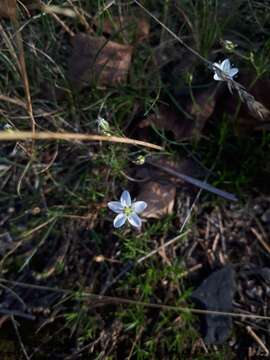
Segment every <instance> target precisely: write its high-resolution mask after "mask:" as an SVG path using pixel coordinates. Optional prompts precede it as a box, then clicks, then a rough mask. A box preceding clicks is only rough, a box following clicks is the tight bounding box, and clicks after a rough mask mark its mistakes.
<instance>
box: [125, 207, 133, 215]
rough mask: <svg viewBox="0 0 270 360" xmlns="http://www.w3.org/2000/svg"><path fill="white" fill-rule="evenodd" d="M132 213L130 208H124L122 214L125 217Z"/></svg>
mask: <svg viewBox="0 0 270 360" xmlns="http://www.w3.org/2000/svg"><path fill="white" fill-rule="evenodd" d="M132 213H133V209H132V207H125V208H124V214H125V215H126V216H130V215H131V214H132Z"/></svg>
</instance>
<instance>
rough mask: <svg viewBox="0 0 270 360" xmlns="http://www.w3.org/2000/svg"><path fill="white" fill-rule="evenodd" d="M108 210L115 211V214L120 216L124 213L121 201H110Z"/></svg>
mask: <svg viewBox="0 0 270 360" xmlns="http://www.w3.org/2000/svg"><path fill="white" fill-rule="evenodd" d="M108 208H109V209H111V210H112V211H114V212H115V213H117V214H119V213H121V212H123V210H124V208H123V206H122V204H121V203H120V201H110V202H108Z"/></svg>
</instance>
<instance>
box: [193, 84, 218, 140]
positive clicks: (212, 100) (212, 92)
mask: <svg viewBox="0 0 270 360" xmlns="http://www.w3.org/2000/svg"><path fill="white" fill-rule="evenodd" d="M216 90H217V88H216V86H215V88H214V89H213V88H210V89H207V90H204V91H201V92H199V93H197V94H195V95H194V99H193V101H190V103H189V104H188V106H187V112H188V113H189V114H190V115H192V117H193V119H194V123H193V125H194V126H193V129H192V136H194V137H199V136H200V135H201V132H202V130H203V128H204V126H205V124H206V122H207V120H208V119H209V118H210V117H211V115H212V114H213V112H214V109H215V105H216V93H217V91H216Z"/></svg>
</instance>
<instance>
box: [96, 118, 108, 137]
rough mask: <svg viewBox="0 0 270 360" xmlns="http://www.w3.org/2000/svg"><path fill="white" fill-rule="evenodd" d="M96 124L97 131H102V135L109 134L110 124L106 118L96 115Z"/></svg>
mask: <svg viewBox="0 0 270 360" xmlns="http://www.w3.org/2000/svg"><path fill="white" fill-rule="evenodd" d="M96 124H97V127H98V132H99V133H102V134H104V135H109V133H110V124H109V123H108V121H107V120H105V119H104V118H103V117H101V116H99V115H98V118H97V120H96Z"/></svg>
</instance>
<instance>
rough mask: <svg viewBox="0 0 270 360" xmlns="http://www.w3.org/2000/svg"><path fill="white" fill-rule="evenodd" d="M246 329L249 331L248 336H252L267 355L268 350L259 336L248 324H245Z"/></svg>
mask: <svg viewBox="0 0 270 360" xmlns="http://www.w3.org/2000/svg"><path fill="white" fill-rule="evenodd" d="M246 330H247V332H248V333H249V335H250V336H252V337H253V339H254V340H255V341H256V342H257V343H258V345H259V346H260V347H261V348H262V349H263V351H264V352H265V355H266V356H269V350H268V349H267V347H266V346H265V345H264V343H263V342H262V340H261V339H260V338H259V336H258V335H257V334H256V333H255V332H254V331H253V330H252V328H251V327H250V326H246Z"/></svg>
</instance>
